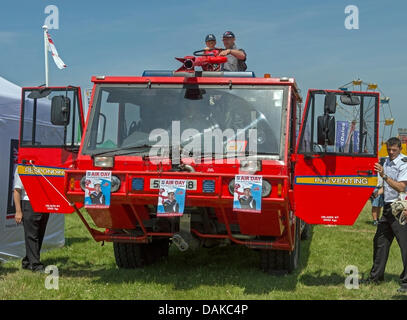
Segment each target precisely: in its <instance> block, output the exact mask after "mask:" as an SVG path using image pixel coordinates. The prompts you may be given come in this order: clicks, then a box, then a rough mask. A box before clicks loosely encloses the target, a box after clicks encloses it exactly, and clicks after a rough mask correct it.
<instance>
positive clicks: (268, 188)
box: [229, 179, 271, 198]
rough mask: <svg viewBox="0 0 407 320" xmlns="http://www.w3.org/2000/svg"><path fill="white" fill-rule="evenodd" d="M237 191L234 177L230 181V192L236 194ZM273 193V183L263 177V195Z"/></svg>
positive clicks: (266, 195)
mask: <svg viewBox="0 0 407 320" xmlns="http://www.w3.org/2000/svg"><path fill="white" fill-rule="evenodd" d="M234 191H235V179H232V180H231V181H230V182H229V192H230V194H232V195H233V194H234ZM270 193H271V184H270V182H268V181H267V180H264V179H263V182H262V185H261V197H262V198H264V197H268V196H269V195H270Z"/></svg>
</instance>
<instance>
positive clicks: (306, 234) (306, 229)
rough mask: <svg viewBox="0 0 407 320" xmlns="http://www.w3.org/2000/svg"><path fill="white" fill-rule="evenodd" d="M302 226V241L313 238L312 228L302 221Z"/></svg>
mask: <svg viewBox="0 0 407 320" xmlns="http://www.w3.org/2000/svg"><path fill="white" fill-rule="evenodd" d="M301 224H303V228H302V231H301V240H308V239H310V238H311V226H310V225H309V224H308V223H306V222H303V221H301Z"/></svg>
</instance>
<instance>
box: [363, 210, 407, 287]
mask: <svg viewBox="0 0 407 320" xmlns="http://www.w3.org/2000/svg"><path fill="white" fill-rule="evenodd" d="M394 237H396V240H397V242H398V245H399V247H400V251H401V259H402V261H403V272H402V273H401V274H400V283H401V286H402V287H404V288H407V224H405V225H404V226H403V225H401V224H400V223H399V222H398V221H397V220H396V218H395V217H394V216H393V214H392V213H391V206H390V204H385V205H384V208H383V215H382V217H381V218H380V219H379V223H378V225H377V231H376V234H375V236H374V239H373V250H374V251H373V267H372V269H371V271H370V278H372V279H375V280H383V279H384V270H385V268H386V263H387V259H388V257H389V251H390V246H391V244H392V242H393V239H394Z"/></svg>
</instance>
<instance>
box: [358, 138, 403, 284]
mask: <svg viewBox="0 0 407 320" xmlns="http://www.w3.org/2000/svg"><path fill="white" fill-rule="evenodd" d="M386 145H387V152H388V154H389V157H388V158H386V161H385V162H384V164H383V166H382V165H381V164H380V163H376V164H375V170H376V171H377V172H378V173H379V175H380V177H381V178H382V179H383V194H384V208H383V214H382V217H381V218H380V219H379V223H378V226H377V231H376V234H375V236H374V239H373V247H374V251H373V266H372V269H371V271H370V275H369V278H368V279H367V280H366V281H364V282H365V283H379V282H381V281H383V280H384V271H385V268H386V263H387V259H388V257H389V251H390V246H391V244H392V242H393V239H394V237H396V240H397V242H398V244H399V246H400V251H401V258H402V262H403V271H402V273H401V274H400V288H399V289H398V290H397V291H398V292H407V224H405V225H401V224H400V223H399V222H398V219H396V218H395V217H394V215H393V214H392V208H391V204H392V203H393V202H394V201H397V200H398V197H399V193H401V192H405V190H406V187H407V157H405V156H404V155H402V154H401V141H400V139H398V138H395V137H393V138H390V139H389V140H388V141H387V142H386Z"/></svg>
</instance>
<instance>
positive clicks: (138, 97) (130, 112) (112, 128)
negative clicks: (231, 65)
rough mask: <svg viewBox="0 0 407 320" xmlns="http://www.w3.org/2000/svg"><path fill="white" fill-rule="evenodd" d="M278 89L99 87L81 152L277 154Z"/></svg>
mask: <svg viewBox="0 0 407 320" xmlns="http://www.w3.org/2000/svg"><path fill="white" fill-rule="evenodd" d="M285 90H286V89H285V88H283V87H270V86H268V87H266V86H264V87H248V86H245V87H239V86H237V85H236V86H233V87H232V88H229V86H226V87H219V86H212V87H211V86H199V87H198V86H191V87H185V86H183V87H181V86H179V87H174V86H173V87H166V88H162V87H160V88H157V87H152V88H146V87H145V86H143V87H142V88H141V87H137V86H133V87H131V86H126V87H124V86H118V85H110V86H108V85H100V86H99V87H97V88H96V92H95V98H94V99H95V102H94V103H93V108H92V113H91V117H90V122H89V123H90V130H87V137H86V139H85V145H84V149H83V153H84V154H91V155H96V154H102V153H105V154H111V155H120V154H131V153H133V152H134V153H138V154H148V153H149V152H151V150H152V149H154V148H156V147H159V148H160V149H163V150H164V149H165V147H167V149H172V148H173V146H174V145H177V146H178V145H179V146H180V148H183V149H188V151H189V153H191V152H192V153H193V154H194V155H199V154H201V155H202V154H217V155H218V154H222V155H226V154H227V153H228V152H230V151H233V150H235V151H236V152H243V153H246V154H247V153H248V152H249V151H250V154H259V155H260V154H265V155H273V154H275V155H278V154H280V140H281V139H280V136H281V134H280V131H281V123H282V121H281V114H282V107H283V99H284V96H285V94H284V93H285Z"/></svg>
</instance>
